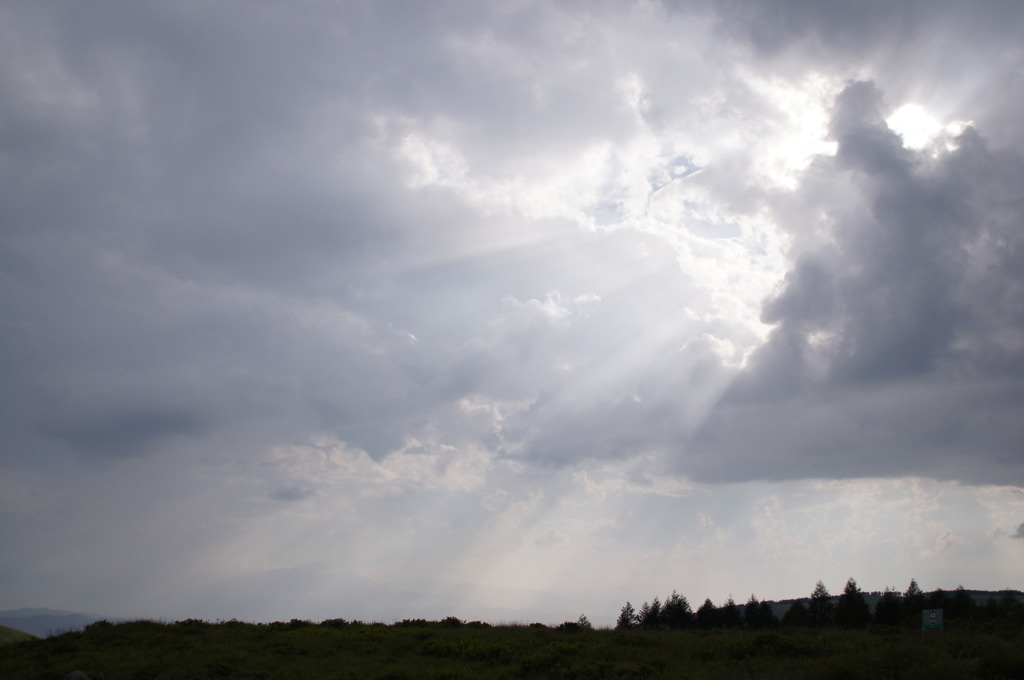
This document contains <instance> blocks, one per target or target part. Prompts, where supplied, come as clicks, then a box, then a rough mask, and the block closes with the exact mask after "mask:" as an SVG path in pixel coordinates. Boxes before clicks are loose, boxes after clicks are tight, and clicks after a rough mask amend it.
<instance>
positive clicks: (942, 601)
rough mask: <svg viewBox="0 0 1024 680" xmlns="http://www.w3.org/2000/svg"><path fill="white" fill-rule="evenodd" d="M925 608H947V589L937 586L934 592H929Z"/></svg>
mask: <svg viewBox="0 0 1024 680" xmlns="http://www.w3.org/2000/svg"><path fill="white" fill-rule="evenodd" d="M924 608H925V609H945V608H946V591H945V590H943V589H942V588H936V589H935V590H934V591H933V592H931V593H929V594H928V597H927V598H926V599H925V607H924Z"/></svg>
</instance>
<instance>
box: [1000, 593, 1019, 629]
mask: <svg viewBox="0 0 1024 680" xmlns="http://www.w3.org/2000/svg"><path fill="white" fill-rule="evenodd" d="M999 618H1001V619H1005V620H1006V621H1010V622H1013V623H1020V622H1021V621H1024V602H1021V601H1020V598H1019V597H1017V595H1016V594H1015V593H1014V592H1013V591H1012V590H1000V591H999Z"/></svg>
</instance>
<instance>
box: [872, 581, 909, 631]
mask: <svg viewBox="0 0 1024 680" xmlns="http://www.w3.org/2000/svg"><path fill="white" fill-rule="evenodd" d="M902 620H903V602H902V596H901V595H900V594H899V593H898V592H896V591H895V590H893V589H892V588H888V587H886V589H885V592H884V593H882V599H880V600H879V601H878V604H876V605H875V623H877V624H880V625H883V626H897V625H899V623H900V621H902Z"/></svg>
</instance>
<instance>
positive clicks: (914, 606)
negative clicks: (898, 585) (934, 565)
mask: <svg viewBox="0 0 1024 680" xmlns="http://www.w3.org/2000/svg"><path fill="white" fill-rule="evenodd" d="M924 604H925V600H924V593H923V592H921V588H920V587H919V586H918V585H917V581H916V580H915V579H910V585H908V586H907V589H906V591H904V593H903V617H904V618H910V617H916V616H920V615H921V610H922V609H924Z"/></svg>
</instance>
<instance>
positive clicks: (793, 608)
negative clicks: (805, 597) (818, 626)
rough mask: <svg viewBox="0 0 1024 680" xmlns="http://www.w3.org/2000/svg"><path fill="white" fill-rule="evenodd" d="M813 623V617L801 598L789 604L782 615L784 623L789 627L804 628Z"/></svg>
mask: <svg viewBox="0 0 1024 680" xmlns="http://www.w3.org/2000/svg"><path fill="white" fill-rule="evenodd" d="M810 623H811V617H810V615H809V614H808V613H807V607H805V606H804V603H803V602H801V601H800V600H797V601H796V602H794V603H793V604H791V605H789V609H788V610H787V611H786V613H785V614H783V615H782V625H783V626H785V627H787V628H802V627H804V626H808V625H810Z"/></svg>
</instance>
